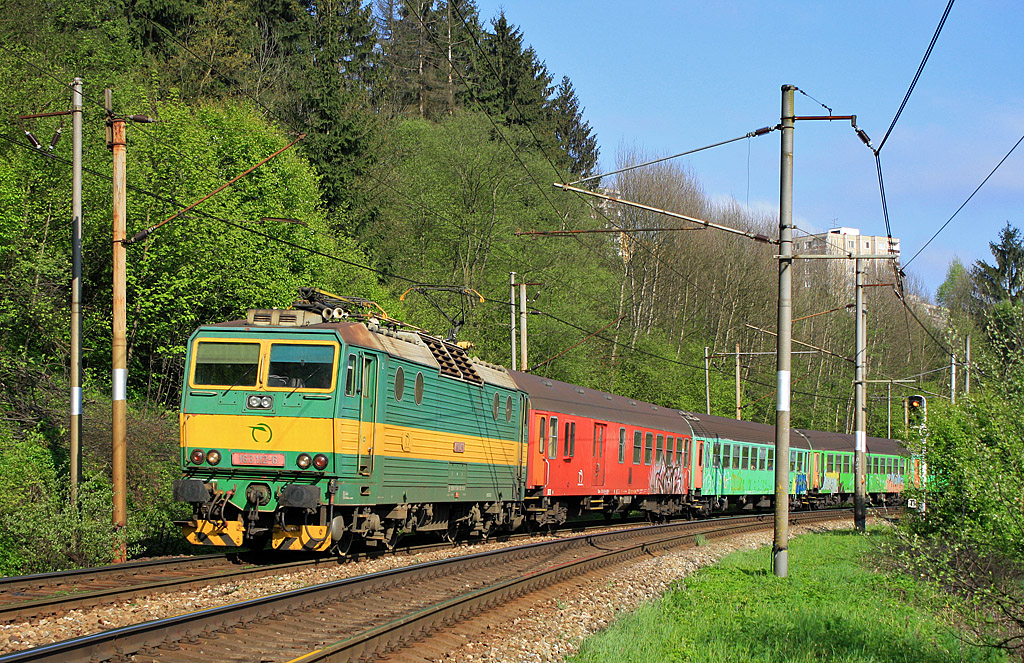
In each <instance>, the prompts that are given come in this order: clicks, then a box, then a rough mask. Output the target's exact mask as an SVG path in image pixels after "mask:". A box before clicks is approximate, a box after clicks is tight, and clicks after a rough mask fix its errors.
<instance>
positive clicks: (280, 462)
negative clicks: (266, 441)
mask: <svg viewBox="0 0 1024 663" xmlns="http://www.w3.org/2000/svg"><path fill="white" fill-rule="evenodd" d="M231 464H232V465H266V466H270V467H284V454H253V453H242V452H238V451H236V452H234V453H232V454H231Z"/></svg>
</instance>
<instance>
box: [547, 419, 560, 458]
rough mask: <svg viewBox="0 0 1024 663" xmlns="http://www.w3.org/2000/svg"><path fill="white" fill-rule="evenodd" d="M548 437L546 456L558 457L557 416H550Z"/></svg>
mask: <svg viewBox="0 0 1024 663" xmlns="http://www.w3.org/2000/svg"><path fill="white" fill-rule="evenodd" d="M548 434H549V436H550V439H549V440H548V458H552V459H553V458H558V417H551V426H550V427H549V428H548Z"/></svg>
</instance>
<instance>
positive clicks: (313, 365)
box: [267, 343, 334, 389]
mask: <svg viewBox="0 0 1024 663" xmlns="http://www.w3.org/2000/svg"><path fill="white" fill-rule="evenodd" d="M333 374H334V346H331V345H300V344H295V343H288V344H285V343H274V344H273V345H271V346H270V374H269V375H268V376H267V386H268V387H292V388H295V389H329V388H330V386H331V381H332V376H333Z"/></svg>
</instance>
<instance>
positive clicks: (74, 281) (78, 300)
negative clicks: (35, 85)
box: [70, 78, 82, 504]
mask: <svg viewBox="0 0 1024 663" xmlns="http://www.w3.org/2000/svg"><path fill="white" fill-rule="evenodd" d="M71 89H72V93H71V141H72V147H71V156H72V165H71V430H70V433H71V450H70V451H71V477H70V478H71V491H70V497H71V503H72V504H76V503H77V502H78V482H79V478H80V477H81V474H82V79H81V78H75V80H74V83H72V85H71Z"/></svg>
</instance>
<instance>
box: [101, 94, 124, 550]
mask: <svg viewBox="0 0 1024 663" xmlns="http://www.w3.org/2000/svg"><path fill="white" fill-rule="evenodd" d="M105 102H106V109H107V122H108V123H109V124H110V129H111V133H110V149H111V150H112V151H113V155H114V215H113V216H114V311H113V356H112V359H113V361H112V366H113V374H112V376H111V377H112V383H113V403H112V406H113V407H112V410H113V421H112V425H111V429H112V431H113V441H112V462H113V484H114V485H113V489H114V491H113V492H114V562H124V561H125V560H126V559H127V551H126V543H125V539H124V528H125V527H126V526H127V524H128V502H127V493H128V482H127V477H126V469H125V468H126V465H127V447H128V445H127V437H128V436H127V432H128V403H127V400H126V399H127V390H128V356H127V341H126V331H127V311H126V289H127V286H126V282H127V257H126V249H125V245H124V240H125V238H126V236H127V230H126V229H127V223H126V221H125V215H126V213H127V190H126V176H125V174H126V156H127V155H126V143H125V131H124V130H125V120H124V118H121V117H117V116H115V115H114V114H113V92H112V91H111V90H110V89H107V90H105Z"/></svg>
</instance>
